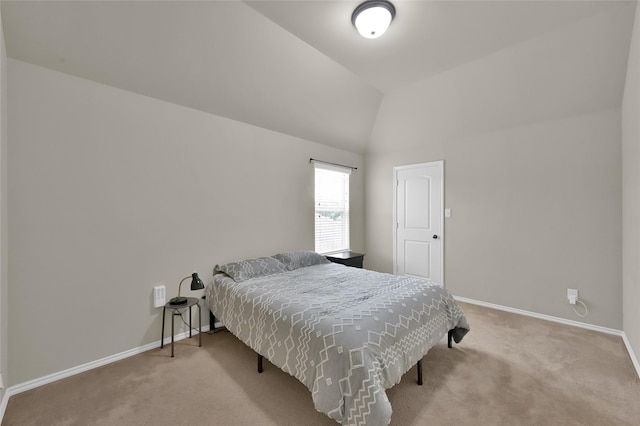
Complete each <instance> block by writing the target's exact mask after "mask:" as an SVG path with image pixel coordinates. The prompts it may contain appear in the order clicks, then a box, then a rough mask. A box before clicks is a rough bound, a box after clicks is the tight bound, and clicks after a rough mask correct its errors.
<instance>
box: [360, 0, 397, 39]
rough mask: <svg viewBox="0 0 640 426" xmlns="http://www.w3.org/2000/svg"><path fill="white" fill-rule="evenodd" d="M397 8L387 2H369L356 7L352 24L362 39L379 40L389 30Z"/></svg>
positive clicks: (381, 0) (379, 0) (371, 0)
mask: <svg viewBox="0 0 640 426" xmlns="http://www.w3.org/2000/svg"><path fill="white" fill-rule="evenodd" d="M394 16H396V8H395V7H394V6H393V4H391V2H389V1H387V0H367V1H365V2H364V3H362V4H361V5H360V6H358V7H356V10H354V11H353V15H351V22H352V23H353V26H354V27H356V29H357V30H358V32H359V33H360V35H361V36H362V37H365V38H378V37H380V36H381V35H382V34H384V32H385V31H387V28H389V24H391V21H392V20H393V18H394Z"/></svg>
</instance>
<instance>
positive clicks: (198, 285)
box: [191, 272, 204, 290]
mask: <svg viewBox="0 0 640 426" xmlns="http://www.w3.org/2000/svg"><path fill="white" fill-rule="evenodd" d="M203 288H204V283H203V282H202V280H201V279H200V277H198V273H197V272H194V273H193V274H191V290H202V289H203Z"/></svg>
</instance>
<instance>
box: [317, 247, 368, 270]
mask: <svg viewBox="0 0 640 426" xmlns="http://www.w3.org/2000/svg"><path fill="white" fill-rule="evenodd" d="M325 257H326V258H327V259H329V260H330V261H332V262H333V263H341V264H343V265H346V266H353V267H354V268H362V264H363V260H364V254H362V253H355V252H353V251H341V252H339V253H332V254H327V255H326V256H325Z"/></svg>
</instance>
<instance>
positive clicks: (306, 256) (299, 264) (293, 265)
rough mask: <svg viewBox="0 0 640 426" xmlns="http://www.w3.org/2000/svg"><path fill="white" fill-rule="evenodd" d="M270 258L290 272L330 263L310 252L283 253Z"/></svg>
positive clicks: (317, 254)
mask: <svg viewBox="0 0 640 426" xmlns="http://www.w3.org/2000/svg"><path fill="white" fill-rule="evenodd" d="M272 257H273V258H274V259H277V260H279V261H280V262H282V264H284V265H285V267H287V269H289V270H290V271H293V270H294V269H298V268H304V267H305V266H313V265H321V264H323V263H331V262H330V261H329V260H328V259H327V258H326V257H324V256H323V255H321V254H319V253H316V252H315V251H311V250H294V251H285V252H282V253H278V254H275V255H273V256H272Z"/></svg>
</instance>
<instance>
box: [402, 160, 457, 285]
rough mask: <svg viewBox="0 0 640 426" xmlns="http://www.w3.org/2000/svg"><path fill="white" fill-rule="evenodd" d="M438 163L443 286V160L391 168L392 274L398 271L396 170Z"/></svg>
mask: <svg viewBox="0 0 640 426" xmlns="http://www.w3.org/2000/svg"><path fill="white" fill-rule="evenodd" d="M433 165H440V206H441V208H442V211H441V212H440V235H441V237H440V241H441V244H442V253H440V271H441V274H442V275H441V276H442V287H443V288H444V287H445V285H444V278H445V277H444V241H445V240H444V160H438V161H429V162H426V163H417V164H408V165H405V166H395V167H394V168H393V224H392V226H393V274H394V275H397V273H398V249H397V243H398V185H399V184H400V181H399V180H398V172H399V171H401V170H406V169H414V168H418V167H428V166H433Z"/></svg>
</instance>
